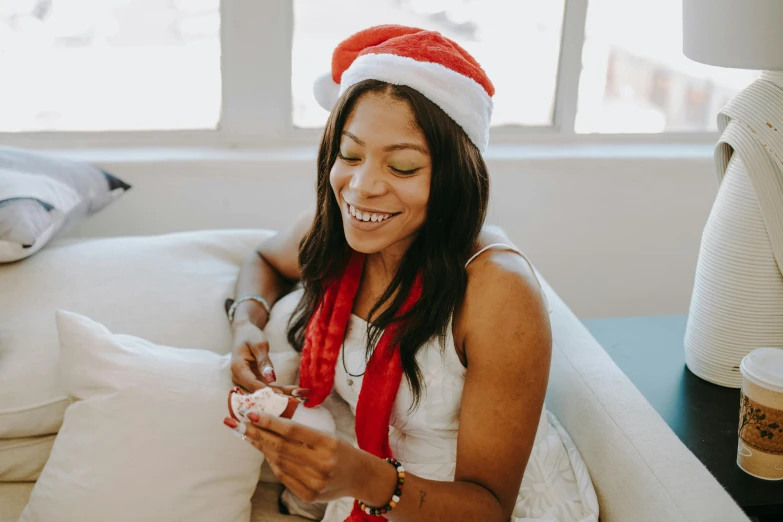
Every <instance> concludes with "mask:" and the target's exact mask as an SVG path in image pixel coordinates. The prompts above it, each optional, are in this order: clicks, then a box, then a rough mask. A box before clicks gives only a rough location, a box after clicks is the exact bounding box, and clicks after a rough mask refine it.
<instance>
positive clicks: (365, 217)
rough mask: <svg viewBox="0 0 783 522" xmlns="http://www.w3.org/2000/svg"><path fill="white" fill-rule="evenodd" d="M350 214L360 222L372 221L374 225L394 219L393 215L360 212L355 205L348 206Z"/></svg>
mask: <svg viewBox="0 0 783 522" xmlns="http://www.w3.org/2000/svg"><path fill="white" fill-rule="evenodd" d="M348 212H350V213H351V215H352V216H353V217H355V218H356V219H358V220H359V221H371V222H373V223H380V222H381V221H384V220H386V219H389V218H390V217H392V214H377V213H373V214H371V213H369V212H363V211H361V210H358V209H357V208H356V207H354V206H353V205H348Z"/></svg>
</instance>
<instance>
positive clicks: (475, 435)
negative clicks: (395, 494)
mask: <svg viewBox="0 0 783 522" xmlns="http://www.w3.org/2000/svg"><path fill="white" fill-rule="evenodd" d="M468 273H469V282H468V290H467V294H466V298H465V304H464V305H463V310H462V311H461V314H460V315H461V316H462V317H464V318H465V319H464V320H465V321H466V322H465V325H466V335H465V340H464V343H465V352H466V354H467V358H468V371H467V376H466V380H465V388H464V390H463V393H462V409H461V413H460V427H459V439H458V444H457V448H458V453H457V470H456V474H455V477H454V481H453V482H437V481H431V480H425V479H422V478H419V477H415V476H412V475H410V474H408V478H407V479H406V483H405V490H404V495H403V496H402V498H401V501H400V503H399V504H398V506H397V507H396V508H395V509H394V510H393V511H392V512H391V513H390V514H389V515H387V518H389V519H390V520H396V521H401V522H402V521H406V522H407V521H414V520H427V521H433V522H437V521H447V520H457V519H458V520H464V521H473V520H475V521H482V522H489V521H497V522H501V521H507V520H508V519H509V517H510V516H511V513H512V511H513V509H514V504H515V501H516V498H517V495H518V493H519V487H520V484H521V482H522V475H523V474H524V470H525V467H526V466H527V461H528V459H529V457H530V452H531V451H532V448H533V441H534V439H535V434H536V430H537V428H538V420H539V417H540V415H541V412H542V408H543V404H544V396H545V394H546V386H547V382H548V379H549V364H550V358H551V346H552V338H551V331H550V327H549V318H548V313H547V310H546V307H545V306H544V302H543V299H542V297H541V294H540V291H539V287H538V284H537V283H536V281H535V280H534V279H533V278H534V275H533V272H532V270H531V268H530V267H529V265H528V264H527V263H525V261H524V260H523V259H522V258H520V257H519V256H518V255H516V254H514V253H512V252H504V251H491V252H488V253H487V254H485V255H483V256H482V257H481V258H479V259H478V260H476V262H475V263H473V264H471V266H470V268H469V270H468ZM375 461H376V462H375V463H374V464H369V462H372V459H368V464H369V470H372V471H368V473H369V475H370V476H368V477H366V479H365V480H364V484H366V485H364V486H363V487H362V488H361V489H360V490H359V491H357V492H356V494H357V496H358V498H362V499H363V500H365V502H367V503H368V504H370V505H372V502H376V504H375V505H383V503H385V502H386V501H387V500H388V497H389V491H390V490H391V489H392V488H393V484H394V473H393V470H392V472H391V473H389V471H390V470H389V469H388V468H390V466H389V465H388V464H386V463H384V462H382V461H381V462H377V461H378V459H375ZM362 495H369V496H362Z"/></svg>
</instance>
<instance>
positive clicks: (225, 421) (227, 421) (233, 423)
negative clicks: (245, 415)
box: [223, 418, 239, 430]
mask: <svg viewBox="0 0 783 522" xmlns="http://www.w3.org/2000/svg"><path fill="white" fill-rule="evenodd" d="M223 424H225V425H226V426H228V427H229V428H231V429H232V430H233V429H236V427H237V426H239V422H237V420H236V419H229V418H225V419H223Z"/></svg>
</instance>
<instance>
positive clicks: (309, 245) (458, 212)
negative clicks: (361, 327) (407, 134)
mask: <svg viewBox="0 0 783 522" xmlns="http://www.w3.org/2000/svg"><path fill="white" fill-rule="evenodd" d="M367 93H385V94H388V95H390V96H392V97H393V98H396V99H398V100H402V101H405V102H407V103H408V105H409V106H410V108H411V110H412V111H413V114H414V115H415V118H416V123H417V124H418V126H419V128H420V129H421V131H422V132H423V134H424V136H425V138H426V140H427V145H428V146H429V150H430V154H431V157H432V179H431V182H430V195H429V201H428V202H427V219H426V220H425V222H424V225H423V226H422V228H421V230H420V231H419V233H418V235H417V237H416V239H415V240H414V241H413V243H412V244H411V246H410V248H409V249H408V251H407V252H406V253H405V255H404V256H403V258H402V260H401V262H400V265H399V267H398V268H397V272H396V273H395V275H394V277H393V278H392V281H391V282H390V283H389V286H388V287H387V288H386V291H385V292H384V293H383V295H382V296H381V298H380V299H379V300H378V302H377V303H375V305H374V306H373V308H372V310H371V311H370V314H369V317H368V324H369V325H371V326H369V327H368V328H369V332H368V333H369V335H368V344H367V357H368V358H369V356H370V354H371V352H372V347H373V346H375V344H376V342H377V341H378V339H379V337H380V335H381V333H382V331H383V329H385V328H386V327H387V326H389V324H391V323H392V322H393V321H395V317H394V316H395V315H396V314H397V311H398V310H399V308H400V307H401V306H402V304H403V302H404V301H405V298H406V296H407V295H408V292H409V291H410V288H411V286H412V284H413V282H414V280H415V278H416V275H417V274H418V273H421V276H422V287H423V288H422V294H421V297H420V298H419V300H418V302H417V303H416V305H415V307H414V308H413V310H411V312H410V313H408V314H406V315H405V316H404V317H400V318H399V319H398V320H400V321H401V324H400V329H399V330H398V334H397V338H396V339H395V342H396V343H397V344H398V346H399V349H400V355H401V358H402V367H403V370H404V372H405V376H406V378H407V380H408V383H409V385H410V387H411V391H412V392H413V397H414V406H415V405H416V404H418V401H419V399H420V397H421V394H422V382H421V379H422V376H421V371H420V369H419V367H418V364H416V353H417V352H418V350H419V348H420V347H421V346H422V345H423V344H425V343H426V342H428V341H429V340H430V339H432V338H433V337H434V336H436V335H437V336H438V338H439V341H440V343H441V347H445V340H446V333H447V328H449V327H450V324H451V317H452V315H453V314H454V312H455V310H456V308H457V306H458V305H459V304H460V303H461V301H462V299H463V297H464V295H465V288H466V286H467V274H466V272H465V266H464V263H465V261H466V260H467V258H468V256H469V255H470V253H471V252H472V250H473V248H474V245H475V243H476V239H477V237H478V234H479V232H480V231H481V227H482V225H483V223H484V218H485V216H486V212H487V204H488V201H489V174H488V172H487V166H486V164H485V163H484V159H483V158H482V156H481V154H480V153H479V150H478V149H477V148H476V146H475V145H474V144H473V142H471V141H470V139H469V138H468V136H467V134H465V132H464V131H463V130H462V128H461V127H460V126H459V125H458V124H457V123H456V122H454V120H452V119H451V118H450V117H449V116H447V115H446V113H444V112H443V111H442V110H441V109H440V108H439V107H438V106H437V105H435V104H434V103H433V102H431V101H430V100H429V99H428V98H426V97H425V96H424V95H422V94H421V93H419V92H418V91H416V90H414V89H412V88H410V87H407V86H404V85H391V84H388V83H385V82H381V81H377V80H365V81H362V82H360V83H357V84H356V85H353V86H352V87H350V88H349V89H348V90H347V91H346V92H345V94H344V95H343V96H342V97H341V98H340V100H339V101H338V102H337V105H336V107H335V108H334V109H333V110H332V113H331V115H330V117H329V120H328V122H327V123H326V128H325V129H324V134H323V138H322V140H321V146H320V149H319V152H318V182H317V187H316V189H317V209H316V214H315V219H314V220H313V225H312V227H311V228H310V231H309V232H308V234H307V235H306V236H305V237H304V239H303V240H302V243H301V244H300V246H299V265H300V267H301V272H302V283H303V285H304V295H303V296H302V299H301V300H300V301H299V304H298V305H297V307H296V309H295V310H294V313H293V315H292V316H291V319H290V321H289V324H288V326H289V331H288V340H289V342H290V343H291V344H292V345H293V346H294V347H296V348H297V349H298V350H300V351H301V349H302V347H303V346H304V339H305V330H306V328H307V324H308V322H309V321H310V318H311V317H312V316H313V314H314V313H315V311H316V309H317V308H318V305H319V304H320V302H321V299H322V298H323V294H324V288H323V285H324V281H329V279H330V278H332V277H335V276H337V275H338V274H339V272H340V270H341V269H342V267H343V265H344V263H345V262H346V261H347V255H348V253H349V249H348V246H347V242H346V239H345V233H344V231H343V222H342V215H341V210H340V206H339V204H338V203H337V201H336V198H335V196H334V194H333V192H332V187H331V184H330V182H329V173H330V171H331V170H332V166H333V165H334V162H335V161H336V158H337V153H338V151H339V148H340V140H341V137H342V133H343V127H344V126H345V122H346V120H347V119H348V117H349V116H350V115H351V112H352V111H353V109H354V107H355V106H356V103H357V101H358V100H359V99H360V98H361V97H362V96H363V95H364V94H367ZM389 301H390V302H391V304H390V305H389V306H388V307H387V308H386V309H385V310H384V311H383V312H382V313H378V312H379V310H380V309H381V308H382V307H383V306H384V304H385V303H387V302H389Z"/></svg>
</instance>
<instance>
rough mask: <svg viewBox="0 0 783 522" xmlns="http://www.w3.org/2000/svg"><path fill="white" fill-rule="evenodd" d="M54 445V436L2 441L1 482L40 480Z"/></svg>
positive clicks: (0, 447) (0, 450) (0, 445)
mask: <svg viewBox="0 0 783 522" xmlns="http://www.w3.org/2000/svg"><path fill="white" fill-rule="evenodd" d="M52 444H54V435H42V436H40V437H24V438H20V439H0V482H30V481H34V480H38V476H39V475H40V474H41V470H42V469H43V467H44V464H46V460H47V459H48V458H49V453H50V452H51V451H52Z"/></svg>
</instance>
